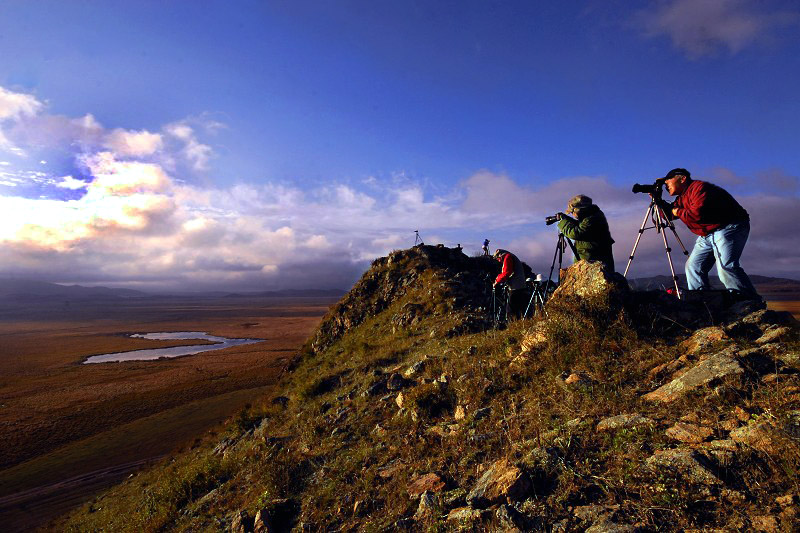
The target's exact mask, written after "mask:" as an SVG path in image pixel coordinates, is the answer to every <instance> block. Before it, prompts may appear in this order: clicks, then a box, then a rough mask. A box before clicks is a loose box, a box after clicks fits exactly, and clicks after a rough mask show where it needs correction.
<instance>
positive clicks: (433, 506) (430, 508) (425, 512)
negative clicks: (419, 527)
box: [414, 490, 441, 520]
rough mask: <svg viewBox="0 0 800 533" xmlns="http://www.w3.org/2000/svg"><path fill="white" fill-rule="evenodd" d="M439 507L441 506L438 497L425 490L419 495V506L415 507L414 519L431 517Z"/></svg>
mask: <svg viewBox="0 0 800 533" xmlns="http://www.w3.org/2000/svg"><path fill="white" fill-rule="evenodd" d="M440 507H441V504H440V502H439V495H438V494H436V493H433V492H431V491H428V490H426V491H425V492H423V493H422V494H420V497H419V506H418V507H417V512H416V513H414V518H415V519H416V520H419V519H421V518H425V517H426V516H431V515H433V514H434V513H437V512H438V510H439V508H440Z"/></svg>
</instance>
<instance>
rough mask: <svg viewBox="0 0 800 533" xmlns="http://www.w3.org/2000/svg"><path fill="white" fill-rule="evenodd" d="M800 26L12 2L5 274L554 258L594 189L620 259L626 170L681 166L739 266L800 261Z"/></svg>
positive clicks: (215, 281) (627, 240)
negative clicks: (741, 239) (700, 188)
mask: <svg viewBox="0 0 800 533" xmlns="http://www.w3.org/2000/svg"><path fill="white" fill-rule="evenodd" d="M798 30H800V8H798V6H797V4H796V3H795V2H790V1H778V0H767V1H764V2H747V1H743V0H692V1H690V0H664V1H660V2H623V1H614V0H612V1H587V2H569V3H565V2H488V1H483V2H463V1H459V2H366V1H363V2H297V1H295V2H255V1H254V2H247V1H232V2H177V1H173V2H148V1H140V2H113V1H104V2H101V1H67V2H63V1H61V2H49V1H13V0H12V1H6V2H4V3H3V4H2V5H0V51H2V53H0V88H2V92H0V203H2V205H0V208H2V211H0V223H2V225H3V227H4V228H5V229H4V230H2V231H0V247H2V249H3V252H4V253H3V254H2V258H0V274H4V275H8V276H23V277H35V278H39V279H47V280H50V281H59V282H81V283H103V284H107V285H112V284H116V285H125V286H131V287H138V288H143V289H148V288H150V289H164V288H186V289H192V288H197V289H202V288H212V287H214V288H232V289H244V288H252V289H253V290H261V289H265V288H283V287H295V286H303V285H307V284H308V281H307V280H308V278H309V276H310V277H312V278H313V279H314V280H315V282H314V283H313V284H314V285H316V286H341V287H346V286H348V285H349V284H350V283H352V281H353V280H354V279H355V278H356V277H357V276H358V275H359V274H360V272H361V271H362V270H363V268H364V266H365V264H366V261H368V260H369V259H370V258H373V257H376V256H379V255H383V254H385V253H386V252H388V251H390V250H392V249H395V248H402V247H406V246H408V245H410V244H412V243H413V230H414V229H419V230H420V232H421V233H422V235H423V237H424V238H425V239H426V241H428V242H443V243H445V244H448V245H455V244H456V243H462V244H463V245H464V246H465V248H466V250H467V251H468V252H470V253H471V252H473V251H476V250H477V249H478V248H479V246H480V242H481V241H482V240H483V238H486V237H488V238H490V239H491V240H492V243H493V244H495V245H497V246H503V247H506V248H510V249H512V250H514V251H516V252H517V253H518V254H519V255H520V256H521V257H522V258H523V259H524V260H526V261H528V262H529V263H531V264H532V266H533V267H534V269H535V270H543V269H544V268H545V267H549V260H550V258H551V256H552V251H551V247H553V246H554V242H555V235H553V231H554V230H553V228H547V227H544V224H543V223H542V222H541V221H542V218H543V217H544V216H546V215H549V214H552V213H554V212H557V211H560V210H563V209H564V204H565V203H566V201H567V200H568V199H569V198H570V197H571V196H573V195H574V194H578V193H583V194H588V195H589V196H592V197H593V198H595V200H596V202H597V203H598V204H599V205H600V206H601V207H602V208H603V209H604V210H605V211H606V214H607V215H608V217H609V219H610V222H611V225H612V231H613V234H614V236H615V239H616V240H617V245H616V247H615V255H616V256H617V262H618V263H621V262H622V259H623V258H626V257H627V254H628V252H629V248H630V246H631V245H632V243H633V239H634V238H635V235H636V230H637V229H638V226H639V224H640V223H641V217H642V216H643V214H644V211H645V209H646V207H647V204H646V202H645V199H644V198H641V197H639V196H635V195H633V194H631V193H630V185H631V184H632V183H634V182H648V181H652V179H654V178H655V177H657V176H660V175H663V174H664V173H665V172H666V171H667V170H669V169H670V168H673V167H676V166H683V167H686V168H688V169H690V170H691V171H692V173H693V174H694V175H695V176H696V177H699V178H703V179H708V180H709V181H713V182H716V183H718V184H720V185H722V186H724V187H726V188H727V189H728V190H730V191H731V192H732V193H733V194H734V195H735V196H736V197H737V198H738V199H739V200H740V202H741V203H742V204H743V205H744V206H745V208H747V209H748V210H749V211H750V213H751V215H752V218H753V233H752V235H751V242H750V243H749V244H748V247H747V249H746V252H745V256H744V259H743V262H744V265H745V268H746V269H747V270H748V271H751V272H752V273H758V274H768V275H770V274H771V275H781V276H787V277H800V272H798V268H797V265H798V264H800V263H798V259H800V252H798V251H797V249H798V244H800V243H799V242H798V240H797V237H796V234H795V233H794V232H787V231H785V228H786V227H787V226H789V227H796V226H797V223H798V222H800V217H798V215H797V213H798V208H800V200H798V176H800V150H798V148H800V146H798V144H799V143H798V139H800V136H799V135H798V133H800V132H799V131H798V130H799V129H800V126H798V124H800V99H799V98H798V97H797V95H796V93H797V87H798V82H799V81H800V37H799V36H800V31H798ZM776 213H780V214H781V216H780V217H776ZM3 218H5V219H6V220H2V219H3ZM679 232H681V233H680V234H681V236H682V238H683V239H684V242H685V243H686V244H687V246H691V242H692V237H691V234H689V233H688V232H686V231H685V229H684V228H682V226H680V224H679ZM651 240H652V242H645V243H643V250H642V252H641V256H637V260H636V264H635V269H634V272H633V274H634V275H652V274H661V273H666V269H667V267H666V264H665V261H664V260H663V249H659V246H660V244H659V243H658V242H657V237H656V236H655V235H653V236H652V238H651ZM639 257H641V259H640V258H639ZM678 264H679V266H682V260H681V259H678Z"/></svg>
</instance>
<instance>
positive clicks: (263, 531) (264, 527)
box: [253, 509, 275, 533]
mask: <svg viewBox="0 0 800 533" xmlns="http://www.w3.org/2000/svg"><path fill="white" fill-rule="evenodd" d="M273 531H275V530H274V529H273V527H272V525H271V524H270V521H269V513H268V512H266V511H265V510H264V509H259V510H258V512H256V518H255V520H254V521H253V533H272V532H273Z"/></svg>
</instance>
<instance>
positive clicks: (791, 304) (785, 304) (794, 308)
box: [767, 300, 800, 320]
mask: <svg viewBox="0 0 800 533" xmlns="http://www.w3.org/2000/svg"><path fill="white" fill-rule="evenodd" d="M767 307H768V308H769V309H774V310H775V311H789V312H790V313H792V314H793V315H794V317H795V318H796V319H798V320H800V300H770V301H768V302H767Z"/></svg>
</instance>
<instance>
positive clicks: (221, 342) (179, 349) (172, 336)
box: [83, 331, 263, 364]
mask: <svg viewBox="0 0 800 533" xmlns="http://www.w3.org/2000/svg"><path fill="white" fill-rule="evenodd" d="M131 337H136V338H140V339H152V340H186V339H202V340H207V341H211V342H213V343H215V344H200V345H194V346H173V347H172V348H152V349H149V350H133V351H130V352H117V353H106V354H101V355H93V356H91V357H89V358H88V359H86V361H84V362H83V364H90V363H112V362H118V361H151V360H154V359H159V358H161V357H180V356H182V355H194V354H197V353H202V352H210V351H212V350H222V349H223V348H229V347H231V346H240V345H242V344H253V343H255V342H261V341H262V340H263V339H228V338H226V337H216V336H214V335H209V334H208V333H206V332H204V331H172V332H164V333H136V334H134V335H131Z"/></svg>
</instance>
